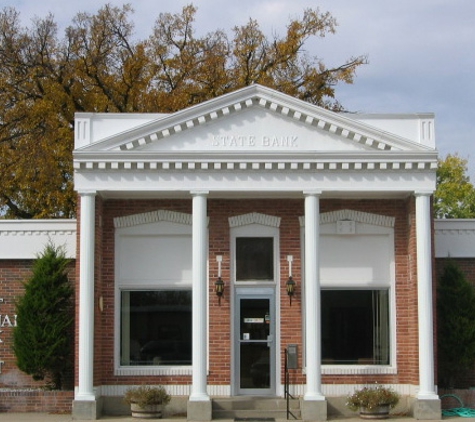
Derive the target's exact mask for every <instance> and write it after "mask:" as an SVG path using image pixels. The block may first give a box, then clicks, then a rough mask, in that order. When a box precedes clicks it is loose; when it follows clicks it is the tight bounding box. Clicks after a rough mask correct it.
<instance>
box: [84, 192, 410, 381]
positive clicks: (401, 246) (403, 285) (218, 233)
mask: <svg viewBox="0 0 475 422" xmlns="http://www.w3.org/2000/svg"><path fill="white" fill-rule="evenodd" d="M303 207H304V202H303V200H297V199H293V200H289V199H285V200H271V199H262V200H254V199H253V200H224V199H219V200H214V199H209V200H208V216H209V257H210V259H209V266H210V267H209V277H210V280H211V281H212V280H215V279H216V278H217V274H218V269H217V263H216V260H215V259H213V258H214V257H215V256H216V255H222V256H223V266H222V277H223V279H224V280H226V281H228V280H229V279H230V274H229V259H230V256H229V254H230V229H229V223H228V218H229V217H231V216H237V215H242V214H246V213H250V212H257V213H262V214H268V215H273V216H278V217H281V219H282V220H281V224H280V228H279V233H280V257H279V259H280V266H281V271H280V274H281V280H280V289H281V295H280V297H281V303H280V311H281V322H280V326H281V344H282V347H285V346H286V345H287V344H289V343H292V344H297V345H299V350H300V351H301V350H302V331H301V329H300V327H301V326H302V306H301V296H300V291H299V290H298V289H297V292H296V294H295V296H294V297H293V299H292V306H290V304H289V299H288V296H287V294H286V287H285V283H286V281H287V276H286V275H287V274H288V262H287V260H286V256H287V255H293V256H294V261H293V275H294V278H295V279H296V280H298V281H299V280H301V279H302V269H301V256H300V254H301V239H300V226H299V220H298V217H299V216H302V215H303V214H304V208H303ZM158 209H163V210H173V211H178V212H184V213H190V214H191V212H192V210H191V200H107V201H104V200H101V199H100V198H98V199H97V202H96V214H97V215H96V241H97V243H96V280H95V283H96V296H95V300H96V306H95V307H96V309H97V312H96V320H95V323H96V331H95V368H94V369H95V370H94V374H95V379H94V382H95V384H96V385H118V384H123V385H128V384H136V383H146V382H153V383H162V384H189V383H191V377H188V376H173V377H142V376H140V377H139V376H116V375H114V315H115V314H114V306H115V304H114V225H113V219H114V218H116V217H122V216H127V215H134V214H139V213H145V212H150V211H155V210H158ZM340 209H351V210H355V211H363V212H368V213H373V214H378V215H384V216H391V217H395V226H394V233H395V261H396V262H395V265H396V309H397V367H398V371H397V374H391V375H388V374H386V375H371V376H365V375H351V376H350V375H331V376H330V375H325V376H324V377H323V380H322V381H323V383H325V384H339V383H364V382H375V381H377V382H380V383H390V384H412V385H417V384H418V323H417V321H418V312H417V282H416V280H417V274H416V254H415V248H416V245H415V221H414V218H415V217H414V216H415V211H414V210H415V205H414V201H413V199H408V200H321V201H320V212H321V213H325V212H329V211H335V210H340ZM78 262H79V260H78ZM229 289H230V286H229V283H228V284H227V286H226V291H225V294H224V296H223V298H222V299H221V303H220V304H219V302H218V300H217V298H216V295H215V293H214V285H213V283H212V282H210V291H209V303H210V309H209V312H210V315H209V320H210V327H209V330H210V337H209V341H210V347H209V350H210V356H209V365H210V367H209V375H208V383H209V384H210V385H229V384H230V382H231V338H230V332H231V329H230V328H231V315H230V302H229ZM77 292H79V281H78V282H77ZM101 298H102V299H101ZM101 300H102V303H103V308H102V309H103V310H102V311H100V310H99V302H100V301H101ZM282 352H283V351H282ZM282 356H283V353H282ZM299 365H301V356H299ZM282 366H283V362H282ZM76 376H77V365H76ZM291 376H292V379H291V383H293V384H304V383H305V377H304V375H303V374H302V372H301V371H293V373H292V374H291Z"/></svg>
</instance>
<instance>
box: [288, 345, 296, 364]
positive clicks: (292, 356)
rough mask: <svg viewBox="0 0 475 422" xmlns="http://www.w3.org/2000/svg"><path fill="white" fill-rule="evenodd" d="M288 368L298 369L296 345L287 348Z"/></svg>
mask: <svg viewBox="0 0 475 422" xmlns="http://www.w3.org/2000/svg"><path fill="white" fill-rule="evenodd" d="M287 368H288V369H298V346H297V345H296V344H289V345H288V346H287Z"/></svg>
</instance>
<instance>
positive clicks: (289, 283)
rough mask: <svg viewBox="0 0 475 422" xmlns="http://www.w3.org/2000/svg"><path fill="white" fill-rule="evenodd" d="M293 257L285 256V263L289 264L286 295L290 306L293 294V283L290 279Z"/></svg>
mask: <svg viewBox="0 0 475 422" xmlns="http://www.w3.org/2000/svg"><path fill="white" fill-rule="evenodd" d="M293 260H294V257H293V256H292V255H287V262H288V263H289V279H288V280H287V283H286V287H287V294H288V295H289V299H290V306H292V296H293V295H294V293H295V281H294V279H293V278H292V261H293Z"/></svg>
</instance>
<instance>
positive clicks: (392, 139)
mask: <svg viewBox="0 0 475 422" xmlns="http://www.w3.org/2000/svg"><path fill="white" fill-rule="evenodd" d="M250 107H259V108H264V109H267V110H270V111H272V112H274V113H277V114H279V115H283V116H286V117H288V118H291V119H294V120H295V121H299V122H300V123H301V124H302V125H308V126H312V127H314V128H318V129H320V130H322V131H326V132H329V133H332V134H336V135H338V136H340V137H342V138H345V139H347V140H349V141H352V142H355V143H357V144H361V145H363V146H365V147H366V148H369V149H372V150H374V151H380V152H381V151H394V150H398V149H400V150H401V149H402V150H407V149H409V150H415V151H431V150H433V149H432V148H429V147H426V146H424V145H421V144H419V143H417V142H413V141H411V140H408V139H405V138H402V137H400V136H397V135H394V134H391V133H388V132H386V131H383V130H381V129H378V128H376V127H372V126H369V125H367V124H364V123H361V122H359V121H357V120H355V119H351V118H349V117H347V116H345V115H344V114H340V113H335V112H331V111H329V110H325V109H323V108H321V107H317V106H315V105H312V104H309V103H307V102H305V101H302V100H298V99H296V98H293V97H291V96H289V95H286V94H282V93H279V92H277V91H274V90H272V89H269V88H265V87H263V86H260V85H252V86H248V87H245V88H242V89H240V90H238V91H235V92H232V93H229V94H226V95H223V96H221V97H218V98H214V99H211V100H209V101H206V102H204V103H201V104H198V105H196V106H193V107H190V108H188V109H185V110H181V111H178V112H176V113H173V114H170V115H168V116H166V117H160V118H159V119H155V120H152V121H150V122H148V123H146V124H143V125H140V126H138V127H136V128H134V129H131V130H128V131H124V132H122V133H119V134H117V135H114V136H111V137H109V138H106V139H104V140H103V141H101V142H100V143H98V144H93V145H89V146H86V147H83V148H80V149H78V150H76V151H77V152H81V151H87V150H95V151H97V150H98V148H100V149H102V150H110V149H115V148H118V149H120V150H122V151H124V152H125V151H133V150H135V149H137V148H140V147H143V146H145V145H147V144H150V143H153V142H156V141H158V140H160V139H163V138H167V137H169V136H173V135H174V134H177V133H183V132H185V131H187V130H189V129H192V128H196V127H199V126H201V125H205V124H208V123H209V122H211V121H215V120H217V119H220V118H222V117H225V116H229V115H231V114H234V113H239V112H240V111H242V110H245V109H248V108H250ZM84 131H86V132H87V129H84Z"/></svg>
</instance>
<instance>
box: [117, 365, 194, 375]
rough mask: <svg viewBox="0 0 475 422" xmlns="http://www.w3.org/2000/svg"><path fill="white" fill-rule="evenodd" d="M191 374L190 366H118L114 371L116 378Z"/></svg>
mask: <svg viewBox="0 0 475 422" xmlns="http://www.w3.org/2000/svg"><path fill="white" fill-rule="evenodd" d="M191 373H192V367H191V366H120V367H119V368H116V369H115V371H114V375H117V376H129V375H144V376H146V375H154V376H157V375H163V376H171V375H190V376H191Z"/></svg>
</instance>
